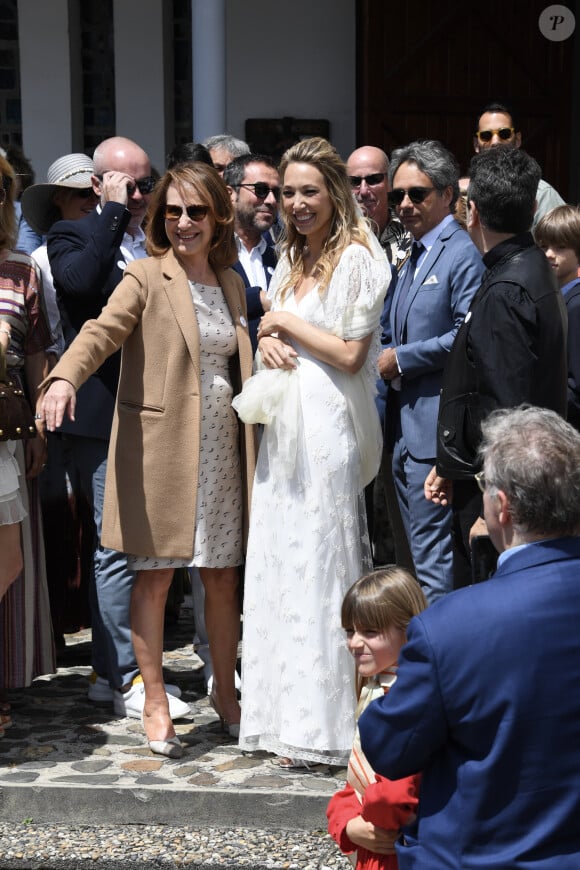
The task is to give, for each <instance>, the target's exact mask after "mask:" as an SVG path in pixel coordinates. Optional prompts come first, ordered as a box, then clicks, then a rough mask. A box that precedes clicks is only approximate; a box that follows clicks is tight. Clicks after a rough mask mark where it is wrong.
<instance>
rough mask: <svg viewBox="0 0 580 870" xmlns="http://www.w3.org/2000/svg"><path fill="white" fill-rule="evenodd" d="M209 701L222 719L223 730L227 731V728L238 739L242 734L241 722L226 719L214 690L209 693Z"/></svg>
mask: <svg viewBox="0 0 580 870" xmlns="http://www.w3.org/2000/svg"><path fill="white" fill-rule="evenodd" d="M209 703H210V705H211V707H212V708H213V710H214V712H215V713H217V714H218V716H219V720H220V722H221V725H222V731H225V730H226V728H227V732H228V734H229V735H230V737H235V739H236V740H237V739H238V737H239V736H240V723H239V722H227V721H226V720H225V719H224V717H223V716H222V714H221V711H220V708H219V707H218V704H217V701H216V698H215V695H214V693H213V691H212V692H211V694H210V695H209Z"/></svg>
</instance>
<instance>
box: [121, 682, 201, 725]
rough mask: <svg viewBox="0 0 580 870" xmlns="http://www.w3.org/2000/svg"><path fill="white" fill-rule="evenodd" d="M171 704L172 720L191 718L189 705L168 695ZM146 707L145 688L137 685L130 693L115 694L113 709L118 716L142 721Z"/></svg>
mask: <svg viewBox="0 0 580 870" xmlns="http://www.w3.org/2000/svg"><path fill="white" fill-rule="evenodd" d="M167 701H168V703H169V715H170V716H171V718H172V719H181V717H182V716H189V715H190V713H191V710H190V709H189V704H186V703H185V701H181V700H180V699H179V698H175V697H174V696H173V695H170V694H169V693H167ZM144 706H145V686H144V685H143V683H142V682H141V683H137V684H136V685H133V686H131V688H130V689H129V691H128V692H118V691H117V692H115V695H114V698H113V707H114V710H115V713H116V714H117V716H128V717H129V718H130V719H141V717H142V715H143V707H144Z"/></svg>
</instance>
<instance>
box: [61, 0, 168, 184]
mask: <svg viewBox="0 0 580 870" xmlns="http://www.w3.org/2000/svg"><path fill="white" fill-rule="evenodd" d="M45 2H46V0H45ZM164 7H165V8H164ZM170 7H171V3H163V0H113V27H114V35H115V119H116V121H115V132H116V134H117V135H118V136H127V137H128V138H129V139H133V140H134V141H135V142H137V144H138V145H140V146H141V147H142V148H144V149H145V151H147V153H148V154H149V156H150V158H151V162H152V163H153V165H154V166H155V167H156V168H157V169H158V170H159V171H160V172H163V170H164V169H165V156H166V153H167V151H168V150H169V149H170V148H171V147H173V99H172V95H173V65H172V52H171V51H170V52H167V51H166V50H165V47H166V39H167V38H168V36H169V34H170V33H171V30H170V29H169V28H168V27H167V26H166V22H167V20H168V16H169V21H170V20H171V17H170V16H171V9H170ZM166 59H168V60H167V62H166Z"/></svg>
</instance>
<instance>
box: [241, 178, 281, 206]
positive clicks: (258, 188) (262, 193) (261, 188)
mask: <svg viewBox="0 0 580 870" xmlns="http://www.w3.org/2000/svg"><path fill="white" fill-rule="evenodd" d="M233 187H247V189H248V190H251V191H252V193H253V194H254V196H255V197H257V198H258V199H266V197H267V196H268V194H269V193H272V194H273V195H274V199H275V200H276V202H278V200H279V199H280V188H279V187H270V186H269V185H268V184H266V182H265V181H256V183H255V184H250V183H247V184H234V185H233Z"/></svg>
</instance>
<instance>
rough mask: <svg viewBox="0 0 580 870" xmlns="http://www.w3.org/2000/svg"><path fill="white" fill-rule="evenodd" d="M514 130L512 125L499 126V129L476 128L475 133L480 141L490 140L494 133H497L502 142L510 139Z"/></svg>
mask: <svg viewBox="0 0 580 870" xmlns="http://www.w3.org/2000/svg"><path fill="white" fill-rule="evenodd" d="M515 132H516V131H515V130H514V128H513V127H500V128H499V130H478V131H477V133H476V134H475V135H476V136H477V138H478V139H479V141H480V142H491V140H492V139H493V137H494V135H496V134H497V135H498V136H499V138H500V139H501V141H502V142H507V140H508V139H511V138H512V136H513V135H514V133H515Z"/></svg>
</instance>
